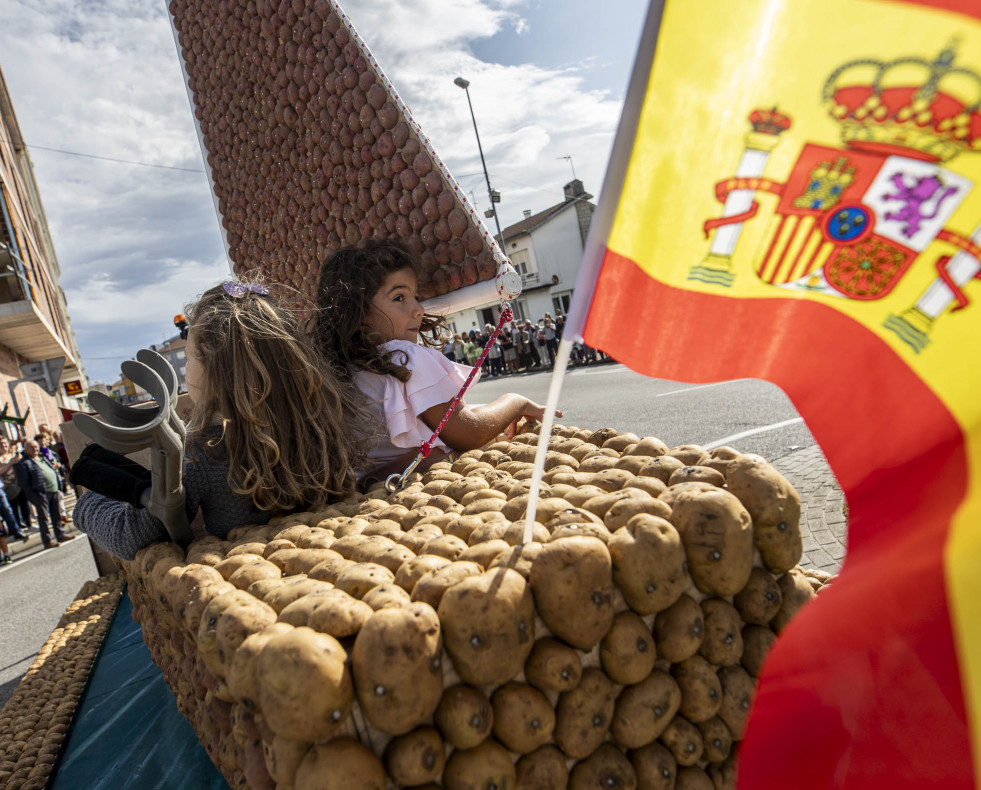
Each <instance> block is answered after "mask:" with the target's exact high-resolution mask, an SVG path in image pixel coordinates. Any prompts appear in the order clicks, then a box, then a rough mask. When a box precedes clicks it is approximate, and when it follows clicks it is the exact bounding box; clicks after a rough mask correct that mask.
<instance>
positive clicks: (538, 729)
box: [491, 681, 555, 754]
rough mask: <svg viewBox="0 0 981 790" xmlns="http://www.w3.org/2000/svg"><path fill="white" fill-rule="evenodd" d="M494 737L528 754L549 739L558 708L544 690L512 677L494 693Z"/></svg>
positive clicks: (516, 750) (518, 751)
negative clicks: (549, 699)
mask: <svg viewBox="0 0 981 790" xmlns="http://www.w3.org/2000/svg"><path fill="white" fill-rule="evenodd" d="M491 707H492V708H493V710H494V737H495V738H497V740H499V741H500V742H501V743H502V744H503V745H504V746H505V748H507V749H508V750H510V751H512V752H517V753H518V754H528V753H529V752H533V751H535V749H537V748H538V747H540V746H544V745H545V744H546V743H550V742H551V740H552V731H553V730H554V729H555V708H554V706H553V705H552V703H551V702H549V701H548V699H547V698H546V697H545V695H544V694H542V692H540V691H538V690H537V689H534V688H532V687H531V686H529V685H527V684H525V683H516V682H514V681H511V682H509V683H505V684H504V685H503V686H498V688H497V690H496V691H495V692H494V694H493V695H492V696H491Z"/></svg>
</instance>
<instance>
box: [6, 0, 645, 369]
mask: <svg viewBox="0 0 981 790" xmlns="http://www.w3.org/2000/svg"><path fill="white" fill-rule="evenodd" d="M342 7H343V8H344V10H345V12H346V13H347V14H348V16H349V17H350V18H351V20H352V22H353V24H354V26H355V28H356V29H357V30H358V32H359V33H360V34H361V36H362V37H363V38H364V40H365V41H366V42H367V44H368V46H369V48H370V49H371V50H372V52H373V54H374V55H375V57H376V58H377V60H378V62H379V64H380V65H381V67H382V69H383V70H384V71H385V73H386V74H387V75H388V77H389V78H390V79H391V80H392V81H393V83H394V84H395V86H396V88H397V89H398V91H399V93H400V95H401V96H402V98H403V100H404V101H405V102H406V103H407V104H408V105H409V107H410V109H411V110H412V112H413V116H414V117H415V119H416V120H417V121H418V122H419V123H420V125H421V126H422V128H423V130H424V131H425V132H426V134H427V135H428V136H429V138H430V139H431V140H432V142H433V144H434V146H435V148H436V151H437V153H439V155H440V156H441V157H442V158H443V160H444V162H446V164H447V166H448V167H449V168H450V171H451V172H452V173H453V174H454V175H455V177H456V178H457V180H458V181H459V182H460V183H461V184H462V186H463V188H464V189H466V190H467V191H471V190H472V191H473V194H474V197H475V198H476V201H477V205H478V207H480V208H481V209H483V208H486V207H487V205H488V203H487V195H486V187H485V185H484V180H483V174H482V171H481V167H480V160H479V157H478V154H477V147H476V140H475V138H474V134H473V127H472V125H471V120H470V114H469V111H468V109H467V103H466V98H465V96H464V94H463V92H462V91H461V90H460V89H459V88H457V87H456V86H455V85H454V84H453V78H454V77H456V76H458V75H461V76H464V77H466V78H467V79H469V80H470V82H471V85H470V95H471V99H472V101H473V106H474V112H475V114H476V117H477V123H478V127H479V130H480V135H481V142H482V144H483V147H484V154H485V156H486V158H487V166H488V170H489V171H490V175H491V181H492V184H493V186H494V188H495V189H497V190H499V191H500V192H501V193H502V203H501V204H500V205H499V211H500V217H501V223H502V225H507V224H511V223H513V222H516V221H518V220H520V219H521V216H522V210H523V209H531V210H532V211H536V212H537V211H540V210H542V209H544V208H546V207H548V206H550V205H552V204H554V203H558V202H561V200H562V186H563V184H565V183H566V182H567V181H569V180H570V178H571V177H572V167H574V168H575V174H576V176H577V177H578V178H580V179H581V180H582V181H583V182H584V184H585V186H586V189H587V190H588V191H590V192H592V193H593V194H594V195H598V194H599V191H600V186H601V184H602V180H603V175H604V172H605V169H606V162H607V159H608V157H609V153H610V146H611V144H612V139H613V135H614V133H615V130H616V125H617V120H618V118H619V114H620V107H621V104H622V101H623V96H624V93H625V90H626V84H627V80H628V77H629V73H630V68H631V65H632V62H633V56H634V52H635V48H636V45H637V40H638V38H639V35H640V28H641V26H642V24H643V18H644V14H645V12H646V8H647V1H646V0H607V2H605V3H603V4H602V6H601V7H602V12H601V13H597V4H596V3H595V0H346V2H342ZM0 68H2V70H3V74H4V77H5V78H6V81H7V86H8V90H9V91H10V94H11V98H12V100H13V103H14V109H15V111H16V113H17V117H18V120H19V122H20V127H21V131H22V133H23V136H24V139H25V141H26V142H27V144H28V147H29V149H30V152H31V158H32V161H33V163H34V169H35V175H36V177H37V180H38V183H39V185H40V189H41V196H42V199H43V201H44V206H45V211H46V213H47V217H48V222H49V224H50V226H51V231H52V235H53V237H54V243H55V248H56V250H57V253H58V259H59V263H60V265H61V270H62V279H61V282H62V287H63V288H64V290H65V294H66V296H67V299H68V310H69V314H70V316H71V320H72V326H73V327H74V330H75V335H76V337H77V339H78V344H79V348H80V350H81V352H82V357H83V361H84V364H85V368H86V372H87V374H88V376H89V378H90V379H92V380H94V381H100V380H101V381H107V382H112V381H115V380H116V379H117V378H118V377H119V363H120V361H122V360H124V359H127V358H129V357H131V356H133V355H134V354H135V353H136V351H137V349H139V348H141V347H144V346H148V345H150V344H151V343H159V342H161V341H162V340H164V339H166V338H167V337H170V336H172V335H173V334H174V329H173V325H172V318H173V316H174V314H175V313H177V312H180V311H181V308H182V306H183V304H184V303H186V302H188V301H191V300H193V299H194V297H195V296H196V295H197V294H199V293H201V292H202V291H203V290H204V289H205V288H207V287H208V286H210V285H213V284H214V283H216V282H218V281H220V280H221V279H223V278H224V276H225V275H226V274H227V272H228V270H229V267H228V263H227V261H226V258H225V253H224V249H223V247H222V242H221V237H220V235H219V231H218V222H217V219H216V216H215V210H214V204H213V202H212V199H211V194H210V191H209V187H208V182H207V179H206V177H205V175H204V171H203V166H202V157H201V150H200V147H199V145H198V140H197V135H196V133H195V130H194V125H193V122H192V116H191V111H190V107H189V103H188V98H187V93H186V91H185V89H184V83H183V80H182V77H181V70H180V66H179V63H178V58H177V54H176V49H175V45H174V38H173V34H172V32H171V26H170V20H169V17H168V14H167V11H166V4H165V2H164V0H85V1H84V2H79V0H0ZM63 152H74V153H76V154H86V155H88V156H76V155H70V154H68V153H63ZM564 156H571V157H572V160H571V165H570V161H569V160H565V159H560V157H564ZM114 160H124V161H114ZM137 162H138V163H143V164H130V163H137ZM148 165H155V166H148Z"/></svg>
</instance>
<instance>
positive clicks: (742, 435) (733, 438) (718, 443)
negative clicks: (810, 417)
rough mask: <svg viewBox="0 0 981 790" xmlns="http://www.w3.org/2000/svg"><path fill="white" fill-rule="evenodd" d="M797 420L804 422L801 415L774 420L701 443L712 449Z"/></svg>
mask: <svg viewBox="0 0 981 790" xmlns="http://www.w3.org/2000/svg"><path fill="white" fill-rule="evenodd" d="M799 422H804V418H803V417H795V418H794V419H792V420H784V421H783V422H775V423H773V425H764V426H762V427H760V428H751V429H750V430H748V431H742V432H741V433H734V434H733V435H732V436H726V437H724V438H722V439H718V440H716V441H714V442H709V443H708V444H703V445H702V447H704V448H705V449H706V450H714V449H715V448H716V447H721V446H722V445H724V444H729V442H734V441H736V440H737V439H745V438H746V437H747V436H755V435H756V434H758V433H766V432H767V431H775V430H777V429H779V428H786V427H787V426H788V425H796V424H797V423H799Z"/></svg>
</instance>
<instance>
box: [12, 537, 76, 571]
mask: <svg viewBox="0 0 981 790" xmlns="http://www.w3.org/2000/svg"><path fill="white" fill-rule="evenodd" d="M74 534H75V540H70V541H68V543H67V544H65V543H62V544H61V545H60V546H59V547H58V548H57V549H41V550H40V551H36V552H34V553H33V554H30V555H28V556H27V557H21V558H20V559H15V560H14V561H13V562H12V563H10V565H0V573H3V572H4V571H10V570H13V569H14V568H16V567H18V566H19V565H23V564H24V563H25V562H30V561H31V560H36V559H37V558H38V557H41V556H43V555H46V554H47V553H48V552H49V551H60V550H61V549H63V548H65V546H66V545H68V546H73V545H74V544H75V541H79V542H80V543H88V541H87V540H84V538H86V537H87V536H86V535H85V533H84V532H76V533H74ZM8 543H10V541H8ZM69 551H71V549H69ZM11 556H13V555H11Z"/></svg>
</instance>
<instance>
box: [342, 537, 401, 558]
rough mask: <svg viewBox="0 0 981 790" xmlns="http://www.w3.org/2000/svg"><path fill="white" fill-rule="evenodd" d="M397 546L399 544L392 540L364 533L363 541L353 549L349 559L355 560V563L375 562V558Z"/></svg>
mask: <svg viewBox="0 0 981 790" xmlns="http://www.w3.org/2000/svg"><path fill="white" fill-rule="evenodd" d="M396 545H398V544H396V542H395V541H394V540H392V539H391V538H386V537H384V536H382V535H365V534H364V533H362V534H361V540H360V541H359V542H358V544H357V545H356V546H354V547H353V548H352V549H351V555H350V556H349V557H348V559H350V560H354V562H374V561H375V557H377V556H380V555H381V554H382V553H384V552H385V551H386V550H387V549H390V548H392V547H393V546H396Z"/></svg>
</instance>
